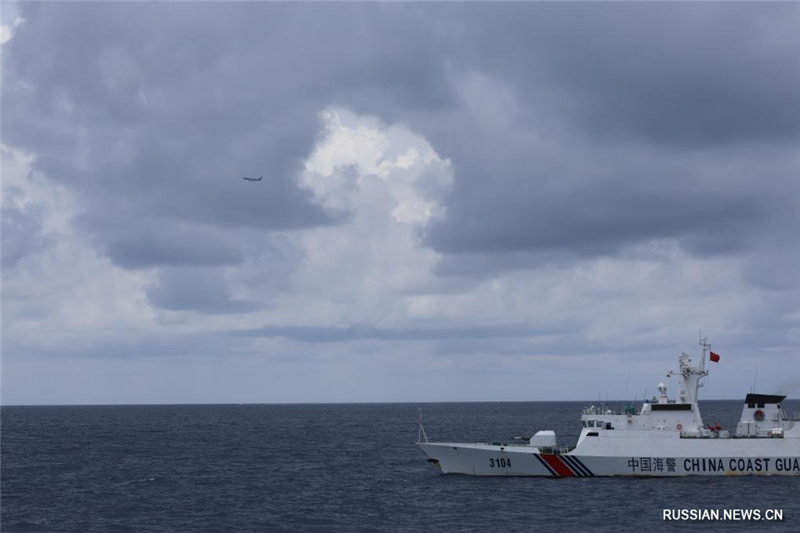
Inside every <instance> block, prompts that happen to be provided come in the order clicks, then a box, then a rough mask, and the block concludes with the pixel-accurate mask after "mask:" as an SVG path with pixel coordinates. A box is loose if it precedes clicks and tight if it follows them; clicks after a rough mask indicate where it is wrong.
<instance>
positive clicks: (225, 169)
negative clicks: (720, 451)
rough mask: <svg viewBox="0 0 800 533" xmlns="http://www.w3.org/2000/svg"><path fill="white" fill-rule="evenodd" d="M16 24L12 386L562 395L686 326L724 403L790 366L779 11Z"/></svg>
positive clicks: (793, 306)
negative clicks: (709, 353)
mask: <svg viewBox="0 0 800 533" xmlns="http://www.w3.org/2000/svg"><path fill="white" fill-rule="evenodd" d="M190 10H191V13H190ZM19 11H20V17H21V18H24V20H25V22H24V23H21V24H18V25H17V27H15V28H14V30H13V38H10V39H7V40H6V41H5V42H4V44H3V52H2V53H3V68H4V74H5V75H6V77H5V78H4V80H3V82H4V83H3V103H4V108H3V136H4V138H3V142H4V144H5V145H6V148H4V152H3V171H4V176H3V193H4V196H3V220H2V223H3V272H2V275H3V282H4V285H3V286H4V293H3V304H4V321H3V348H4V349H3V355H4V361H3V362H4V375H6V376H8V375H11V376H12V377H13V375H14V372H17V374H16V375H25V376H38V377H39V379H40V380H41V382H42V383H55V382H56V381H57V380H58V375H59V372H62V373H66V374H69V375H70V376H72V377H73V378H74V383H75V384H76V385H77V384H79V385H80V386H81V387H83V386H87V387H91V385H90V383H91V382H93V381H100V380H102V376H103V375H104V374H103V372H108V375H109V376H112V377H111V378H109V379H113V380H115V382H116V383H119V384H120V389H119V390H116V388H115V387H107V388H101V387H100V386H99V385H95V386H94V387H95V394H94V395H92V394H90V393H87V395H86V396H85V398H89V399H91V398H95V399H98V401H99V399H100V398H106V401H113V400H114V398H124V399H134V400H136V399H137V398H142V396H141V394H144V393H139V392H137V391H136V387H139V386H140V385H141V383H143V382H144V383H147V382H148V380H147V376H148V374H153V373H158V374H159V379H158V380H155V379H154V380H152V383H154V384H157V385H154V387H156V386H157V387H160V389H159V390H158V391H154V392H153V397H158V398H162V399H165V400H169V399H176V398H177V399H184V400H185V399H187V398H189V399H191V398H200V397H203V394H204V393H203V392H202V391H203V390H206V389H208V388H209V387H213V388H214V390H216V391H218V394H216V393H215V394H216V395H215V396H214V398H220V399H227V400H231V399H234V400H233V401H236V400H235V399H236V398H239V397H241V398H244V397H247V398H248V399H249V400H253V399H255V400H258V399H262V400H264V399H268V400H271V401H290V400H291V401H302V400H304V399H305V400H308V399H316V400H348V401H352V400H358V399H361V400H364V399H366V400H375V399H386V400H389V399H394V400H397V399H409V398H410V397H409V396H408V394H412V395H413V394H416V395H418V396H419V397H423V396H424V397H436V398H439V399H478V398H477V396H475V394H476V393H475V391H476V390H478V389H480V390H482V391H484V390H485V394H486V398H487V399H488V398H494V399H525V398H530V391H531V390H532V387H533V388H535V390H536V391H539V392H540V393H541V394H542V395H543V397H542V398H541V399H546V398H547V397H554V398H556V397H557V398H562V399H563V398H578V397H582V395H585V394H586V391H587V390H588V389H589V388H591V387H592V386H595V387H596V383H598V382H603V383H607V384H608V387H617V389H619V387H621V386H624V385H625V384H624V383H620V379H619V377H618V376H616V375H615V374H614V370H613V369H614V368H617V367H618V366H617V365H625V366H629V367H635V368H637V369H639V370H641V372H642V375H644V372H645V371H647V372H651V371H652V372H653V373H655V374H658V375H660V372H661V371H662V370H663V368H662V367H663V366H664V364H668V362H667V363H664V362H663V360H664V350H673V349H674V350H675V351H682V350H688V348H687V347H686V346H685V344H686V342H684V341H686V340H687V339H688V340H689V342H693V341H694V339H695V336H696V329H697V328H698V327H703V329H704V331H706V332H708V333H709V335H710V336H711V337H712V338H713V339H715V342H719V344H718V345H716V344H715V348H716V347H717V346H719V349H720V351H721V352H724V354H725V361H727V366H725V367H724V369H715V370H718V371H719V372H720V374H721V375H722V377H723V379H724V380H725V383H726V385H725V389H724V394H725V395H733V394H738V392H740V391H737V390H735V386H738V385H743V384H742V383H740V382H739V381H741V380H739V381H737V379H738V378H737V377H736V376H738V375H739V374H742V375H743V374H745V373H747V374H748V375H749V374H750V370H749V369H748V368H747V365H750V364H752V361H753V358H752V357H751V356H750V354H758V357H759V365H760V368H762V374H763V373H764V372H766V373H769V372H773V373H774V375H775V376H781V375H783V374H785V372H786V370H785V366H786V363H785V362H786V361H790V362H796V361H797V353H798V352H797V342H798V338H799V337H798V328H797V323H796V321H795V320H789V319H787V318H786V317H787V316H788V317H792V316H794V314H796V313H797V312H798V307H797V301H798V290H799V288H800V275H798V271H800V269H798V261H800V242H799V241H798V239H797V224H798V213H800V192H799V191H798V188H797V176H798V174H800V167H799V166H798V161H800V159H798V150H797V145H798V142H797V141H798V140H800V121H799V120H798V118H797V117H798V116H800V112H799V111H800V109H798V105H800V104H798V102H800V100H799V99H798V98H797V95H798V94H800V76H798V75H797V74H798V71H797V64H798V50H800V46H798V44H800V42H798V35H800V31H798V28H797V26H798V23H797V17H796V16H795V15H796V12H797V8H796V6H794V5H790V4H769V5H761V4H759V5H758V6H756V5H754V4H753V5H750V4H735V5H730V6H728V5H726V6H720V5H716V4H686V3H678V4H627V3H622V4H616V3H614V4H592V5H577V4H569V3H568V4H565V5H561V4H558V5H557V4H541V3H529V4H525V3H521V4H518V3H511V4H503V5H496V6H495V5H493V6H491V7H490V6H487V5H481V4H459V3H442V4H416V3H398V4H395V3H389V4H369V3H366V4H364V3H344V4H338V3H332V4H327V3H323V4H309V3H299V4H281V3H235V4H208V3H201V4H197V5H191V6H189V5H188V4H187V5H184V4H180V3H175V4H163V5H162V4H152V5H151V4H147V5H144V4H128V3H117V4H96V3H67V4H43V3H24V4H21V5H20V6H19ZM189 15H191V16H189ZM3 31H4V34H3V35H4V38H6V37H8V35H9V32H8V31H7V30H3ZM261 175H263V176H264V179H263V181H260V182H256V183H250V182H246V181H244V180H242V179H241V178H242V177H243V176H261ZM42 331H47V332H48V335H46V336H43V335H41V332H42ZM717 339H719V340H717ZM64 347H68V348H66V349H65V348H64ZM67 361H69V362H70V363H67ZM87 361H91V362H87ZM656 361H657V362H656ZM70 364H73V365H74V367H72V368H79V369H81V371H80V372H82V373H83V374H82V375H85V376H92V379H89V378H86V379H83V378H80V377H79V376H77V374H76V372H77V373H80V372H78V371H77V370H69V368H71V367H70V366H69V365H70ZM48 365H49V366H48ZM532 368H535V371H534V370H532ZM8 369H11V370H8ZM242 369H246V370H242ZM9 372H11V374H9ZM565 372H568V373H569V374H570V375H575V376H584V375H585V376H588V377H586V378H585V379H584V378H580V377H576V378H575V380H574V381H571V382H570V383H567V384H565V383H559V386H558V387H556V386H555V385H553V382H552V379H550V378H548V376H552V375H554V374H556V375H561V374H563V373H565ZM727 372H730V374H726V373H727ZM166 375H168V377H166ZM125 376H138V378H137V379H133V378H131V379H128V378H127V377H125ZM187 376H195V377H196V381H192V379H190V378H188V377H187ZM443 376H444V377H443ZM487 376H493V377H494V378H496V380H494V379H489V378H487ZM140 378H141V379H140ZM8 379H9V378H6V381H8ZM765 379H768V378H765ZM137 380H138V381H137ZM336 380H338V382H340V383H347V384H348V386H347V387H344V388H343V387H338V386H336V385H334V384H333V383H334V381H336ZM481 380H483V382H484V385H485V386H484V387H483V388H481V387H478V386H477V385H478V384H480V383H481V382H482V381H481ZM623 381H624V377H623ZM175 383H180V384H181V385H180V387H181V390H180V391H173V390H172V389H171V387H175ZM264 383H269V387H268V389H269V391H268V392H267V391H266V388H265V386H264ZM487 383H488V384H487ZM743 386H744V388H746V387H747V385H743ZM126 387H127V389H125V390H122V388H126ZM245 389H246V390H245ZM343 389H347V390H346V391H344V390H343ZM47 390H48V387H46V386H44V385H43V386H42V387H41V388H40V389H37V391H38V392H36V393H35V394H34V393H30V394H28V393H26V392H25V390H23V387H21V386H20V387H17V388H15V389H12V393H11V396H7V397H9V398H12V399H14V398H15V399H16V400H15V401H23V399H25V398H27V399H31V398H33V399H34V400H36V399H37V398H39V400H37V401H44V400H43V399H42V398H46V397H49V396H47V394H48V393H47ZM52 390H59V391H61V392H59V393H58V394H60V395H61V396H58V395H56V396H52V398H53V400H52V401H62V400H63V398H67V397H70V398H72V397H73V396H70V395H69V393H68V392H65V391H64V388H63V387H60V386H59V387H54V388H52ZM7 391H8V389H7V388H5V387H4V395H7V394H9V393H8V392H7ZM198 391H200V392H198ZM300 391H304V392H300ZM409 391H412V392H409ZM431 391H435V392H431ZM510 391H511V392H510ZM512 392H513V394H512ZM403 394H406V396H403ZM509 394H511V395H512V396H508V395H509ZM719 394H721V395H722V394H723V389H722V388H720V390H719ZM425 395H428V396H425ZM504 395H505V396H504ZM416 397H417V396H415V398H416ZM4 398H6V396H4ZM59 398H61V400H59ZM82 398H83V396H82ZM137 401H138V400H137Z"/></svg>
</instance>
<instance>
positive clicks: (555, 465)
mask: <svg viewBox="0 0 800 533" xmlns="http://www.w3.org/2000/svg"><path fill="white" fill-rule="evenodd" d="M541 457H542V459H544V460H545V461H547V464H549V465H550V468H552V469H553V470H555V471H556V474H558V475H559V476H561V477H575V472H573V471H572V470H571V469H570V468H569V467H568V466H567V465H566V464H565V463H564V460H563V459H561V457H559V456H558V455H545V454H542V456H541Z"/></svg>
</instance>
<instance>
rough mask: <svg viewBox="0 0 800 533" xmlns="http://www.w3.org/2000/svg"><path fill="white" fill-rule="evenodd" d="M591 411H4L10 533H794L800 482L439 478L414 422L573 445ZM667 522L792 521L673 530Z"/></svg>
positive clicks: (442, 431) (456, 432) (480, 406)
mask: <svg viewBox="0 0 800 533" xmlns="http://www.w3.org/2000/svg"><path fill="white" fill-rule="evenodd" d="M591 403H597V402H524V403H431V404H410V403H409V404H328V405H324V404H302V405H260V404H258V405H141V406H133V405H131V406H53V407H40V406H37V407H24V406H6V407H2V409H0V506H1V507H2V511H1V513H0V531H2V532H3V533H15V532H20V533H22V532H29V531H33V532H70V533H87V532H217V531H219V532H250V531H252V532H256V531H258V532H271V531H290V532H295V531H301V532H302V531H320V532H339V531H342V532H351V531H354V532H360V531H364V532H371V531H409V532H411V531H414V532H416V531H457V532H462V531H463V532H469V531H487V532H496V531H514V532H519V531H545V532H560V531H564V532H570V533H573V532H580V531H592V532H614V533H619V532H623V531H647V532H650V531H653V532H655V531H681V532H684V531H703V532H706V533H707V532H713V531H724V532H730V531H739V530H748V531H765V532H784V531H786V532H789V531H791V532H800V477H737V478H725V477H685V478H667V479H658V478H648V479H637V478H564V479H549V478H522V477H517V478H486V477H473V476H461V475H444V474H441V473H440V472H439V471H438V470H436V469H435V467H433V466H432V465H431V464H429V463H428V462H427V461H426V457H425V456H424V454H423V453H422V452H421V451H420V450H419V448H418V447H417V446H415V445H414V443H415V442H416V440H417V437H418V418H419V410H420V409H422V414H423V422H424V427H425V430H426V433H427V436H428V438H429V439H430V440H431V441H437V440H452V441H467V442H493V441H511V440H512V439H514V437H518V436H526V435H532V434H533V433H534V432H536V431H538V430H540V429H553V430H555V431H556V433H557V435H558V439H559V442H558V445H559V446H568V445H574V444H575V442H576V441H577V437H578V434H579V423H578V419H579V416H580V411H581V409H582V408H583V407H585V406H587V405H589V404H591ZM609 403H610V407H611V408H614V409H616V408H618V407H620V406H621V403H620V405H619V406H617V405H616V404H615V402H609ZM741 408H742V402H741V401H705V402H701V410H702V412H703V416H704V420H705V421H706V422H707V423H712V424H713V423H719V424H720V425H722V426H723V427H725V428H729V429H731V430H734V429H735V426H736V422H737V420H738V417H739V414H740V411H741ZM784 409H785V410H786V411H788V412H790V413H791V412H798V411H800V402H798V401H787V402H785V403H784ZM665 509H670V510H682V509H686V510H693V509H697V510H701V511H702V510H713V509H717V510H719V512H720V515H722V511H723V510H725V509H743V510H759V511H760V513H761V515H762V517H763V516H764V514H765V511H766V510H771V509H775V510H780V511H781V512H782V515H783V519H782V520H775V521H772V520H769V521H768V520H759V521H754V520H691V519H689V520H665V519H664V517H663V512H664V510H665Z"/></svg>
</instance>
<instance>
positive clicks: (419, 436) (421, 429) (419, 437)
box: [417, 407, 428, 442]
mask: <svg viewBox="0 0 800 533" xmlns="http://www.w3.org/2000/svg"><path fill="white" fill-rule="evenodd" d="M422 439H425V442H428V436H427V435H426V434H425V428H424V427H423V426H422V407H420V408H419V432H418V433H417V442H423V441H422Z"/></svg>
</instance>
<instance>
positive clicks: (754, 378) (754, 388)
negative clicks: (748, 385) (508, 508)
mask: <svg viewBox="0 0 800 533" xmlns="http://www.w3.org/2000/svg"><path fill="white" fill-rule="evenodd" d="M756 381H758V367H756V375H755V376H754V377H753V390H752V391H750V392H753V393H755V392H756Z"/></svg>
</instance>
